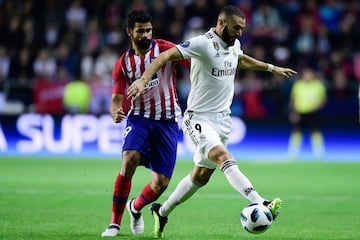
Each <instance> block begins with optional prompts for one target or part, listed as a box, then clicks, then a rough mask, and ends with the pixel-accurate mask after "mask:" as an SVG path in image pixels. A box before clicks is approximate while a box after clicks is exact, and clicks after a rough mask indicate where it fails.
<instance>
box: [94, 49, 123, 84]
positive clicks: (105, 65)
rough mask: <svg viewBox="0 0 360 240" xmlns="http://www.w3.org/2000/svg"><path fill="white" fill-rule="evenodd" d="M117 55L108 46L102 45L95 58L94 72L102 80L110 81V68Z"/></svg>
mask: <svg viewBox="0 0 360 240" xmlns="http://www.w3.org/2000/svg"><path fill="white" fill-rule="evenodd" d="M118 58H119V56H118V55H117V54H116V53H114V51H112V49H111V48H110V47H108V46H106V47H104V48H103V49H102V51H101V53H100V55H99V56H98V57H97V58H96V60H95V74H96V76H97V77H99V78H101V79H102V80H103V81H107V82H111V80H112V69H113V67H114V65H115V63H116V61H117V59H118Z"/></svg>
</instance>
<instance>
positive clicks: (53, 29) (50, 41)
mask: <svg viewBox="0 0 360 240" xmlns="http://www.w3.org/2000/svg"><path fill="white" fill-rule="evenodd" d="M44 35H45V36H44V38H45V43H46V45H47V46H49V47H54V46H55V45H56V44H57V43H58V41H59V29H58V27H57V25H56V24H55V23H53V22H48V23H47V24H46V27H45V33H44Z"/></svg>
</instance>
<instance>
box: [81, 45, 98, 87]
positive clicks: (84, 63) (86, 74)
mask: <svg viewBox="0 0 360 240" xmlns="http://www.w3.org/2000/svg"><path fill="white" fill-rule="evenodd" d="M94 66H95V60H94V57H93V56H92V55H91V54H90V52H85V53H84V54H83V55H82V57H81V60H80V69H81V70H80V71H81V78H82V79H84V80H85V81H88V80H91V79H93V78H95V75H94Z"/></svg>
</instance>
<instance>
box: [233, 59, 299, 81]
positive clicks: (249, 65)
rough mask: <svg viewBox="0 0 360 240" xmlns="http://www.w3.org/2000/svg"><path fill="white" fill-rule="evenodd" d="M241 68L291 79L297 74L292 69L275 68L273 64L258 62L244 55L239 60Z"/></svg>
mask: <svg viewBox="0 0 360 240" xmlns="http://www.w3.org/2000/svg"><path fill="white" fill-rule="evenodd" d="M239 68H242V69H250V70H261V71H269V72H272V73H274V74H276V75H279V76H283V77H291V76H293V75H295V74H297V72H296V71H295V70H293V69H291V68H283V67H279V66H274V65H272V64H268V63H265V62H263V61H260V60H257V59H255V58H253V57H250V56H249V55H246V54H244V55H243V56H242V57H241V59H240V60H239Z"/></svg>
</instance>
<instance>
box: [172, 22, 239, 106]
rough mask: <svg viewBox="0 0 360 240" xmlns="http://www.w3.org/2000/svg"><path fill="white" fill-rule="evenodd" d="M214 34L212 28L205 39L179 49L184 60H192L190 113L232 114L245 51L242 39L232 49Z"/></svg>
mask: <svg viewBox="0 0 360 240" xmlns="http://www.w3.org/2000/svg"><path fill="white" fill-rule="evenodd" d="M214 31H215V29H214V28H212V29H210V30H209V31H208V32H207V33H205V34H204V35H200V36H197V37H194V38H191V39H190V40H187V41H185V42H183V43H181V44H179V45H176V47H177V49H178V50H179V51H180V52H181V54H182V56H183V57H184V58H191V70H190V81H191V89H190V93H189V96H188V99H187V110H191V111H194V112H230V105H231V103H232V100H233V97H234V79H235V73H236V70H237V66H238V61H239V58H241V57H242V56H243V51H242V50H241V45H240V41H239V40H238V39H236V41H235V44H234V45H233V46H228V45H227V44H226V43H225V42H224V41H223V40H222V39H221V38H220V37H219V36H218V35H216V33H215V32H214Z"/></svg>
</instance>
